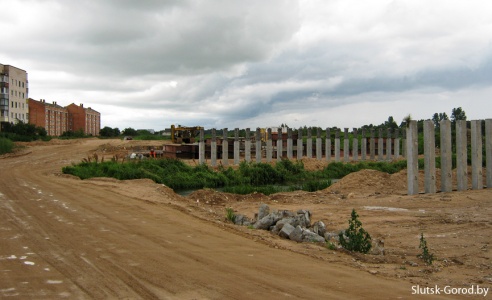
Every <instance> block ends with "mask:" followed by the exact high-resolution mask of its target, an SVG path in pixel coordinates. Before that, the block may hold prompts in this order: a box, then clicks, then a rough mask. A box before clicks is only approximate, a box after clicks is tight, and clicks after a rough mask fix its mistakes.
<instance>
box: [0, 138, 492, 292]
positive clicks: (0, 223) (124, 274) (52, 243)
mask: <svg viewBox="0 0 492 300" xmlns="http://www.w3.org/2000/svg"><path fill="white" fill-rule="evenodd" d="M107 143H108V141H103V140H98V139H90V140H81V141H68V142H50V143H44V144H42V143H40V144H32V145H30V146H28V147H27V148H26V149H25V150H24V155H20V156H14V157H6V158H3V159H0V169H1V170H2V172H0V298H7V299H10V298H13V299H57V298H67V299H257V298H258V297H261V298H264V299H342V298H343V299H411V298H414V297H415V295H412V286H414V285H415V284H416V283H418V284H421V285H420V286H423V285H425V284H426V283H425V281H427V286H433V285H434V284H435V283H434V282H432V281H428V277H427V279H424V281H417V282H412V281H410V280H408V278H405V276H402V277H401V278H398V277H399V276H394V275H395V274H396V273H399V271H401V270H399V271H398V270H397V271H394V272H393V273H391V272H390V273H391V274H389V273H388V272H386V271H385V270H392V268H393V267H394V266H399V265H400V264H401V262H399V261H384V260H383V261H381V265H380V266H378V267H377V268H380V271H376V272H369V271H371V270H374V269H375V268H376V266H375V265H374V264H373V265H372V266H373V268H372V269H370V270H369V269H368V268H361V266H360V262H361V261H362V263H366V262H364V259H362V260H361V259H359V258H357V257H355V258H354V256H352V255H349V254H346V253H344V252H340V251H330V250H328V249H326V248H324V247H321V246H317V245H302V244H295V243H293V242H290V241H286V240H280V239H278V238H276V237H271V236H270V234H269V233H268V232H260V231H256V232H251V233H249V232H248V229H246V228H236V227H237V226H234V225H231V224H227V223H226V222H224V220H223V206H224V203H222V204H221V205H218V206H212V205H205V204H204V202H205V201H202V202H201V203H199V204H196V205H195V204H194V203H195V199H191V198H183V197H181V196H178V195H176V194H174V193H173V192H172V191H170V190H169V189H168V188H166V187H164V186H162V185H158V184H154V183H152V182H150V181H148V180H135V181H125V182H118V181H116V180H112V179H94V180H85V181H81V180H78V179H74V178H71V177H69V176H64V175H62V174H61V168H62V167H63V166H66V165H70V164H71V163H72V162H75V163H77V162H79V161H80V160H81V159H82V158H84V157H87V155H88V154H89V153H91V151H94V150H95V149H100V146H101V145H103V144H107ZM110 143H112V144H121V143H124V142H122V141H111V142H110ZM292 195H294V194H291V195H286V196H282V195H278V196H276V198H275V197H273V198H268V199H267V200H268V201H270V204H273V205H275V203H282V201H283V200H282V199H284V200H285V201H284V202H285V206H288V207H297V206H302V205H301V202H297V200H296V201H294V200H293V201H291V202H289V201H288V199H291V198H292V197H293V196H292ZM299 195H300V197H304V198H306V199H312V198H313V197H314V198H316V197H318V198H319V195H321V194H319V193H312V194H299ZM313 195H314V196H313ZM490 195H491V193H490V192H488V194H486V196H484V197H490ZM330 197H331V196H330ZM349 198H350V197H349ZM400 198H401V197H400ZM326 199H328V198H326ZM330 199H331V198H330ZM358 199H359V198H357V197H355V198H354V199H349V200H348V201H352V202H354V201H361V202H360V203H356V204H355V205H359V206H362V205H364V203H363V201H364V200H358ZM360 199H363V197H362V198H360ZM489 200H490V199H489ZM381 201H382V200H381ZM305 203H306V205H307V206H308V207H306V208H307V209H313V210H314V211H316V213H318V216H321V215H322V213H321V212H320V209H321V208H320V207H319V206H316V205H320V203H317V204H316V203H315V202H313V201H306V202H305ZM233 204H234V205H236V204H237V205H236V206H237V207H235V209H237V210H241V209H243V210H244V211H245V212H246V213H247V212H249V211H251V210H252V209H253V207H257V203H250V204H248V205H249V206H248V205H247V204H245V203H244V201H243V202H234V203H233ZM241 205H243V206H241ZM336 205H337V204H336V203H334V202H330V205H326V206H325V208H326V209H329V210H333V208H334V207H336ZM375 205H376V204H375ZM377 205H380V203H379V204H377ZM394 205H397V204H396V203H394ZM412 205H415V204H412ZM349 206H350V207H352V206H353V203H350V205H349ZM347 207H348V206H347ZM347 207H345V208H344V209H345V210H344V211H343V218H342V214H340V215H338V216H337V217H335V218H333V220H334V221H333V222H334V223H333V226H338V224H346V220H347V218H346V217H347V216H348V213H350V211H348V213H347V212H346V210H347V209H346V208H347ZM485 207H486V211H487V213H490V209H489V207H490V201H489V202H488V204H487V205H486V206H485ZM482 211H483V210H482ZM478 213H479V212H478ZM325 214H326V211H325ZM377 214H378V211H374V210H368V211H367V214H365V213H362V214H361V215H362V216H365V215H367V216H373V217H374V218H377ZM380 215H385V216H386V214H385V212H383V213H382V214H380ZM406 216H407V219H406V220H404V221H403V222H407V221H409V217H408V214H407V215H406ZM387 217H388V218H387V220H389V219H391V218H393V219H392V220H393V222H394V223H393V224H395V223H398V218H395V217H394V215H393V216H387ZM479 218H481V217H479ZM487 222H488V223H487ZM385 225H386V226H387V227H391V224H389V223H388V224H385ZM376 226H377V225H376ZM480 226H482V229H483V230H485V231H486V232H485V234H486V235H487V234H489V233H490V228H491V224H490V218H489V219H487V220H486V221H483V222H481V223H480ZM369 229H371V227H369ZM483 239H484V240H487V243H488V242H489V241H490V235H488V236H486V237H484V238H483ZM487 245H488V244H487ZM489 253H490V252H483V253H482V252H480V254H483V256H486V257H488V258H490V254H489ZM400 256H401V255H400ZM488 258H486V259H483V260H484V261H485V262H486V263H488V264H489V269H481V271H482V272H485V273H484V274H483V277H485V278H486V276H488V275H487V274H490V272H491V271H490V261H489V260H488ZM370 259H371V260H372V259H373V258H372V257H371V258H370ZM366 260H367V259H366ZM388 266H391V267H388ZM395 268H398V267H395ZM410 268H412V267H411V266H408V269H410ZM376 270H378V269H376ZM402 272H403V271H402ZM487 272H488V273H487ZM442 275H443V273H440V275H438V276H437V277H439V276H442ZM417 277H418V276H417ZM491 277H492V276H491ZM436 280H437V279H436ZM436 282H437V281H436ZM442 282H443V284H444V281H442ZM436 284H437V283H436ZM470 284H472V283H470ZM482 285H483V286H487V285H488V286H490V285H491V284H490V283H488V282H487V281H486V280H485V282H484V281H482ZM443 287H444V285H443ZM491 293H492V292H491ZM434 296H436V295H434ZM441 296H442V298H443V299H444V298H447V297H448V296H449V295H437V298H439V297H441ZM435 298H436V297H433V299H435Z"/></svg>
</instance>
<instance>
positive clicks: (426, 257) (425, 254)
mask: <svg viewBox="0 0 492 300" xmlns="http://www.w3.org/2000/svg"><path fill="white" fill-rule="evenodd" d="M419 249H422V253H421V254H419V255H417V257H418V258H421V259H422V260H423V261H424V262H425V263H426V264H428V265H432V262H433V261H434V259H435V257H434V254H432V253H430V252H429V249H428V248H427V241H426V240H425V238H424V233H423V232H422V233H421V234H420V245H419Z"/></svg>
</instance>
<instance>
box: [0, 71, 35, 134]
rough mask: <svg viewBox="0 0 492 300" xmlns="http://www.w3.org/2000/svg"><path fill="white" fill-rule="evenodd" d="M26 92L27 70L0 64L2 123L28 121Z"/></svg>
mask: <svg viewBox="0 0 492 300" xmlns="http://www.w3.org/2000/svg"><path fill="white" fill-rule="evenodd" d="M28 93H29V87H28V80H27V72H26V71H24V70H22V69H19V68H16V67H13V66H10V65H2V64H0V122H1V123H2V124H4V123H17V122H18V121H22V122H28V120H29V107H28V103H27V99H28Z"/></svg>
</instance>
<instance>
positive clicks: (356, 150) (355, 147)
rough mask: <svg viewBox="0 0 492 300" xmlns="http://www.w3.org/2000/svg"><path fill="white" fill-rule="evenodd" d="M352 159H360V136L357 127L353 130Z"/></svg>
mask: <svg viewBox="0 0 492 300" xmlns="http://www.w3.org/2000/svg"><path fill="white" fill-rule="evenodd" d="M352 160H353V161H359V137H358V135H357V128H353V131H352Z"/></svg>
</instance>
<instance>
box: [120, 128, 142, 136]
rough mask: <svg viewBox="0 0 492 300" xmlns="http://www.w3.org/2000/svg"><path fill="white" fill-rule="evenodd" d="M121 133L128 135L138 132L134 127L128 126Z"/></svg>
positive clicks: (134, 134) (135, 134)
mask: <svg viewBox="0 0 492 300" xmlns="http://www.w3.org/2000/svg"><path fill="white" fill-rule="evenodd" d="M122 134H123V135H129V136H137V135H138V132H137V131H136V130H135V129H133V128H131V127H128V128H125V129H124V130H123V132H122Z"/></svg>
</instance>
